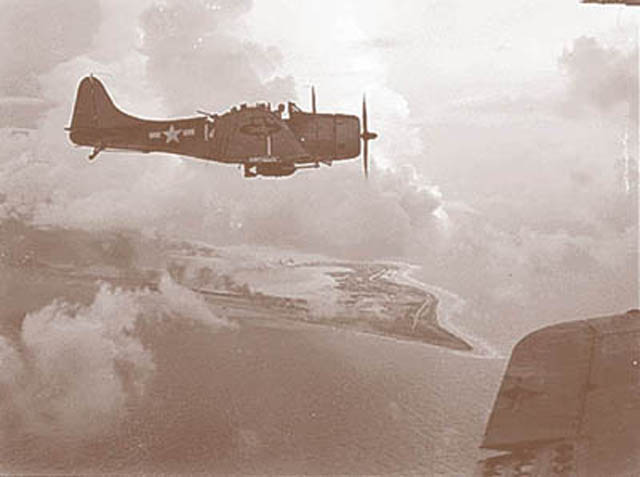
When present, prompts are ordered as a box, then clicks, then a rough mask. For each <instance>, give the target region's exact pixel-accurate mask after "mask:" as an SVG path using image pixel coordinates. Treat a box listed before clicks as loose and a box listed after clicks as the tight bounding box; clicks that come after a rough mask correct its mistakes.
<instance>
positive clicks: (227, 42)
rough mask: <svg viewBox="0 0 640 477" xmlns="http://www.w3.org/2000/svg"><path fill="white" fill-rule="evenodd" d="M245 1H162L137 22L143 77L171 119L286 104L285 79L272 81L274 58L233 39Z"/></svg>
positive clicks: (288, 86)
mask: <svg viewBox="0 0 640 477" xmlns="http://www.w3.org/2000/svg"><path fill="white" fill-rule="evenodd" d="M250 8H251V2H250V1H246V0H244V1H239V2H231V1H223V2H218V1H210V0H190V1H184V2H183V1H167V2H158V3H154V4H153V5H151V6H150V7H149V8H148V9H146V10H145V11H144V12H143V13H142V15H141V17H140V26H141V29H142V34H143V41H142V47H141V51H142V52H143V54H145V55H146V56H147V58H148V62H147V72H148V75H149V78H150V80H151V81H153V82H154V83H155V84H157V85H159V86H160V88H161V91H162V94H163V100H164V101H165V102H166V104H167V105H168V107H169V110H170V111H171V112H172V113H177V114H189V113H192V112H193V110H194V108H198V107H203V108H211V109H212V110H214V111H216V110H224V109H226V108H228V107H230V105H233V104H235V103H240V102H256V101H262V100H271V101H281V100H284V99H285V98H289V99H290V98H292V96H293V94H294V84H293V80H292V79H291V78H287V77H273V75H274V72H275V67H276V66H277V64H278V62H279V60H280V55H279V53H278V51H277V50H276V49H274V48H268V47H262V46H260V45H258V44H255V43H252V42H251V41H249V40H248V39H246V38H242V35H241V34H238V32H237V31H236V28H238V26H239V24H240V21H241V17H242V15H244V14H245V13H246V12H247V11H249V9H250Z"/></svg>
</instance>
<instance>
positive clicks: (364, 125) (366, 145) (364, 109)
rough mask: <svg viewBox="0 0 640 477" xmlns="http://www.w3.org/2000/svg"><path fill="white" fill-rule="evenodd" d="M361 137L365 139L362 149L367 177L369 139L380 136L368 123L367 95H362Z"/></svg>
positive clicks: (366, 175)
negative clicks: (371, 129) (370, 128)
mask: <svg viewBox="0 0 640 477" xmlns="http://www.w3.org/2000/svg"><path fill="white" fill-rule="evenodd" d="M360 137H361V138H362V141H363V143H364V144H363V148H362V149H363V150H362V163H363V166H364V177H365V179H367V178H368V177H369V141H371V140H372V139H375V138H377V137H378V135H377V134H376V133H374V132H371V131H369V126H368V124H367V97H366V96H365V95H364V94H363V95H362V134H360Z"/></svg>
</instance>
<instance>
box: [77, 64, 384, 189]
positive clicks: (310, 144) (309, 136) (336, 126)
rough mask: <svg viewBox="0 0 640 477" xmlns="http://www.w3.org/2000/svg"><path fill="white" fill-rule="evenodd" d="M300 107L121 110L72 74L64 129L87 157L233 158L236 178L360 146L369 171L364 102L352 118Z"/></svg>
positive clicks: (351, 154) (279, 172)
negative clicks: (156, 116)
mask: <svg viewBox="0 0 640 477" xmlns="http://www.w3.org/2000/svg"><path fill="white" fill-rule="evenodd" d="M311 99H312V110H311V112H305V111H302V110H301V109H300V108H299V107H298V106H297V105H296V104H295V103H293V102H289V103H288V107H287V115H286V116H287V117H285V115H284V112H285V111H284V109H285V107H284V104H280V105H278V107H277V109H272V108H271V106H270V105H269V104H267V103H258V104H256V105H255V106H247V105H246V104H241V105H240V106H239V107H236V106H234V107H232V108H231V109H230V110H229V111H227V112H225V113H223V114H214V113H209V112H205V111H201V110H198V111H196V112H197V113H198V114H199V116H195V117H189V118H181V119H169V120H148V119H141V118H137V117H134V116H131V115H129V114H127V113H124V112H122V111H121V110H120V109H119V108H118V107H116V106H115V104H114V103H113V101H112V100H111V98H110V96H109V93H108V92H107V90H106V88H105V87H104V85H103V84H102V82H100V80H98V79H97V78H96V77H94V76H93V75H90V76H87V77H85V78H83V79H82V80H81V81H80V84H79V86H78V91H77V94H76V101H75V105H74V108H73V116H72V118H71V125H70V126H69V127H67V128H65V130H66V131H68V132H69V138H70V140H71V141H72V142H73V143H74V144H76V145H78V146H90V147H93V152H92V153H91V154H90V155H89V160H93V159H95V158H96V156H97V155H98V154H99V153H100V152H102V151H109V150H117V151H122V150H124V151H136V152H142V153H150V152H164V153H169V154H179V155H181V156H188V157H193V158H197V159H204V160H208V161H215V162H221V163H227V164H239V165H241V166H242V168H243V169H244V177H257V176H268V177H283V176H290V175H292V174H293V173H294V172H296V171H297V170H300V169H308V168H318V167H320V164H325V165H328V166H330V165H331V164H332V163H333V162H334V161H341V160H345V159H353V158H355V157H358V156H359V155H360V153H361V150H360V141H361V140H362V142H363V148H362V149H363V151H362V152H363V165H364V175H365V178H366V177H368V174H369V157H368V155H369V147H368V145H369V141H371V140H373V139H375V138H376V137H377V136H378V135H377V134H376V133H374V132H371V131H369V130H368V128H367V103H366V98H365V97H364V96H363V99H362V126H363V128H362V131H361V130H360V119H359V118H358V117H357V116H354V115H347V114H325V113H318V112H317V111H316V96H315V89H312V91H311Z"/></svg>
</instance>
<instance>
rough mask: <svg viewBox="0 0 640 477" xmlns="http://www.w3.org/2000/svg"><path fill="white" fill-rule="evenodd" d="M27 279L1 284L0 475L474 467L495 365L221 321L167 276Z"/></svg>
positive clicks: (397, 344) (332, 334)
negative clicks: (133, 280)
mask: <svg viewBox="0 0 640 477" xmlns="http://www.w3.org/2000/svg"><path fill="white" fill-rule="evenodd" d="M6 270H7V269H4V270H2V271H3V272H6ZM32 275H33V276H32V277H31V278H29V277H27V278H24V277H23V280H22V281H16V280H7V279H6V278H7V277H6V275H5V277H4V278H5V280H4V281H3V282H2V283H1V284H2V285H3V286H4V289H3V290H4V292H3V300H5V302H7V300H9V301H10V302H11V305H12V306H11V307H10V308H11V310H10V311H11V313H5V312H4V310H3V313H2V314H0V317H2V326H0V330H1V331H0V423H1V425H0V472H3V473H9V474H12V473H46V474H49V473H125V474H127V473H185V474H186V473H189V474H191V473H218V474H230V473H235V474H289V475H292V474H293V475H302V474H315V475H318V474H330V475H334V474H342V475H344V474H359V475H362V474H366V475H371V474H386V475H388V474H401V475H410V474H414V475H434V476H436V475H445V476H448V475H451V476H461V475H471V474H472V472H473V467H474V464H475V462H476V460H477V459H478V457H479V456H480V453H479V451H478V450H477V447H478V445H479V443H480V441H481V438H482V433H483V431H484V426H485V423H486V420H487V418H488V415H489V412H490V410H491V406H492V404H493V399H494V397H495V394H496V391H497V388H498V386H499V382H500V378H501V375H502V372H503V371H504V367H505V361H504V360H502V359H495V358H489V357H487V356H486V355H485V356H481V355H478V354H473V353H460V352H451V351H449V350H446V349H442V348H437V347H434V346H429V345H424V344H420V343H415V342H403V341H400V340H395V339H388V338H383V337H378V336H372V335H367V334H364V333H355V332H351V331H348V330H342V329H337V328H330V327H319V326H309V325H306V326H305V325H296V324H291V323H290V322H278V321H277V320H276V321H274V322H269V321H266V320H261V321H259V322H254V321H251V319H249V318H247V319H241V320H238V322H230V321H227V320H226V319H225V318H224V317H220V316H215V315H214V314H213V313H212V312H211V311H210V310H209V308H208V307H207V306H206V304H205V302H204V301H202V299H201V298H200V297H198V296H197V295H196V294H194V293H193V292H191V291H189V290H187V289H184V288H182V287H180V286H179V285H177V284H175V283H173V282H171V281H170V280H164V281H163V283H162V284H161V286H160V289H159V291H157V292H156V291H153V292H152V291H149V290H144V289H134V288H130V289H128V290H122V289H117V288H113V287H111V286H108V285H105V284H102V285H96V284H90V285H87V286H83V287H78V283H77V281H75V282H74V281H69V282H68V283H66V282H64V280H58V281H56V283H55V286H53V284H52V283H51V280H48V281H47V280H45V279H43V278H42V274H39V273H33V274H32ZM15 283H19V284H20V286H19V287H17V288H16V286H17V285H15ZM25 284H30V286H31V287H32V291H33V293H27V292H26V291H25V290H29V288H28V287H26V285H25ZM12 287H13V288H12ZM36 288H37V290H36ZM18 292H20V293H18ZM30 296H32V297H37V303H33V302H32V301H30V299H29V297H30ZM11 297H13V299H12V298H11ZM20 307H22V308H23V309H24V311H25V312H26V316H25V317H24V318H23V319H17V318H16V317H17V316H18V315H20V313H19V309H20ZM20 316H22V315H20ZM457 325H458V326H461V323H460V322H458V323H457Z"/></svg>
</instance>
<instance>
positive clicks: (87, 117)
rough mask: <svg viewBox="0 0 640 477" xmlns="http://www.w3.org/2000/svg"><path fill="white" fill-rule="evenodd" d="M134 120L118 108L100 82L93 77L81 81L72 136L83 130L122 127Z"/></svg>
mask: <svg viewBox="0 0 640 477" xmlns="http://www.w3.org/2000/svg"><path fill="white" fill-rule="evenodd" d="M132 119H134V118H133V117H131V116H129V115H128V114H125V113H123V112H122V111H120V110H119V109H118V108H117V107H116V105H115V104H114V103H113V100H112V99H111V97H109V93H107V90H106V88H105V87H104V85H103V84H102V83H101V82H100V80H98V79H97V78H95V77H94V76H93V75H91V76H87V77H85V78H83V79H82V81H80V85H79V86H78V92H77V94H76V102H75V105H74V107H73V116H72V118H71V127H70V128H69V129H70V130H71V133H72V135H73V132H74V131H78V130H83V129H84V130H86V129H99V128H112V127H122V126H124V125H126V124H127V123H129V122H130V121H131V120H132ZM72 139H73V137H72Z"/></svg>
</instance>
